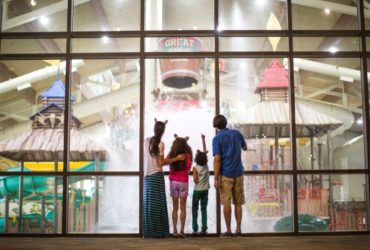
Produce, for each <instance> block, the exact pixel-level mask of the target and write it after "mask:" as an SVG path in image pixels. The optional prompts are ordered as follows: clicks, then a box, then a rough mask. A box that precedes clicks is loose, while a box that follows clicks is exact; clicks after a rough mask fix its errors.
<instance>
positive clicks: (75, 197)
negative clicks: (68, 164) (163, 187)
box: [68, 176, 140, 233]
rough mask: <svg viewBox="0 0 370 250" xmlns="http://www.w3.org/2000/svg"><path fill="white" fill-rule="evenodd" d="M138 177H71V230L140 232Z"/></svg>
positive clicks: (77, 231)
mask: <svg viewBox="0 0 370 250" xmlns="http://www.w3.org/2000/svg"><path fill="white" fill-rule="evenodd" d="M138 187H139V178H138V177H113V176H104V177H93V176H79V177H70V178H69V182H68V188H69V212H68V215H69V216H68V219H69V220H68V231H69V232H71V233H139V212H140V208H139V188H138Z"/></svg>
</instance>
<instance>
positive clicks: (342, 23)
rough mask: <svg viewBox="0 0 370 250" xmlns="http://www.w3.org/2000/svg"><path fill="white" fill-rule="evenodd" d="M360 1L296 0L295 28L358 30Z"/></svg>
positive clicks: (294, 10) (293, 7)
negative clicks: (358, 6)
mask: <svg viewBox="0 0 370 250" xmlns="http://www.w3.org/2000/svg"><path fill="white" fill-rule="evenodd" d="M357 2H358V1H346V0H336V1H322V2H320V1H294V2H293V3H292V18H293V20H292V23H293V29H305V30H315V29H322V30H356V29H358V21H357Z"/></svg>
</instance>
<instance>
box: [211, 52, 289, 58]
mask: <svg viewBox="0 0 370 250" xmlns="http://www.w3.org/2000/svg"><path fill="white" fill-rule="evenodd" d="M218 55H219V57H221V58H257V57H263V58H276V57H288V56H289V52H284V51H282V52H270V51H268V52H267V51H266V52H261V51H232V52H231V51H230V52H228V51H225V52H224V51H223V52H218Z"/></svg>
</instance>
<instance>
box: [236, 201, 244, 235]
mask: <svg viewBox="0 0 370 250" xmlns="http://www.w3.org/2000/svg"><path fill="white" fill-rule="evenodd" d="M242 217H243V210H242V206H241V205H238V206H235V219H236V232H237V233H239V232H241V224H242Z"/></svg>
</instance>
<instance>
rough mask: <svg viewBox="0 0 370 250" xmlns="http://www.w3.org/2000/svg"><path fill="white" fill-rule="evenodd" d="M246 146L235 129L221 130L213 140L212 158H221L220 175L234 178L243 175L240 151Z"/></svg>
mask: <svg viewBox="0 0 370 250" xmlns="http://www.w3.org/2000/svg"><path fill="white" fill-rule="evenodd" d="M244 145H246V143H245V140H244V137H243V135H242V134H241V133H240V132H239V131H238V130H235V129H227V128H225V129H221V130H220V131H219V132H218V134H217V135H216V136H215V137H214V138H213V141H212V150H213V156H215V155H219V156H220V157H221V166H220V175H222V176H225V177H228V178H236V177H239V176H241V175H243V173H244V168H243V164H242V159H241V149H242V147H243V146H244Z"/></svg>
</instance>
